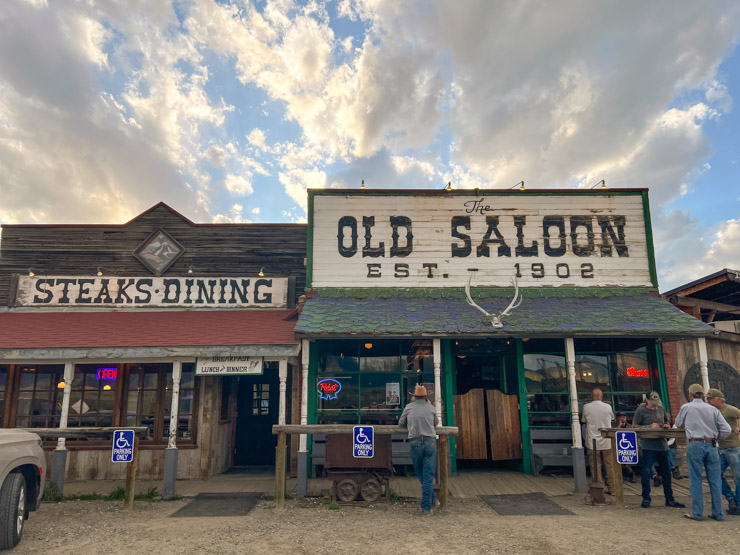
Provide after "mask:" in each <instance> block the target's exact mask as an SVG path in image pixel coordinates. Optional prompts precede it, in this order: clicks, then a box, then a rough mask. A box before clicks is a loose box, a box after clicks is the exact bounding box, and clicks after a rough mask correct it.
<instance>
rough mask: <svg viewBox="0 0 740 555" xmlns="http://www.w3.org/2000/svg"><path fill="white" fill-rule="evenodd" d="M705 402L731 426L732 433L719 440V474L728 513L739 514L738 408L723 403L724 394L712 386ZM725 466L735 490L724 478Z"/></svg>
mask: <svg viewBox="0 0 740 555" xmlns="http://www.w3.org/2000/svg"><path fill="white" fill-rule="evenodd" d="M706 398H707V403H709V404H710V405H712V406H713V407H714V408H716V409H717V410H718V411H719V412H720V413H721V414H722V417H723V418H724V419H725V420H726V421H727V423H728V424H729V425H730V428H732V433H731V434H730V435H728V436H727V437H726V438H725V439H721V440H719V442H718V443H717V448H718V449H719V465H720V469H719V474H720V479H721V480H722V495H724V496H725V499H727V503H728V504H729V509H728V510H727V513H728V514H731V515H740V422H738V419H740V409H738V408H737V407H733V406H732V405H728V404H727V403H725V394H724V393H722V392H721V391H720V390H719V389H715V388H712V389H710V390H709V391H707V394H706ZM727 467H730V468H731V469H732V477H733V478H734V479H735V491H734V493H733V491H732V486H730V484H729V483H728V482H727V479H726V478H725V470H727Z"/></svg>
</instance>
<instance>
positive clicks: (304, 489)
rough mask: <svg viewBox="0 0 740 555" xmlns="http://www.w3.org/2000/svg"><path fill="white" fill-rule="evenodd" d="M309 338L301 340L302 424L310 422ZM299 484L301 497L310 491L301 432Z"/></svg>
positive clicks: (303, 436) (305, 444) (303, 439)
mask: <svg viewBox="0 0 740 555" xmlns="http://www.w3.org/2000/svg"><path fill="white" fill-rule="evenodd" d="M309 346H310V342H309V341H308V339H304V340H302V341H301V426H305V425H306V424H308V360H309V359H308V354H309V352H308V350H309ZM297 462H298V484H297V491H298V495H299V496H300V497H306V494H307V493H308V437H307V436H306V434H301V439H300V443H299V447H298V461H297Z"/></svg>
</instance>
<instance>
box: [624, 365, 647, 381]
mask: <svg viewBox="0 0 740 555" xmlns="http://www.w3.org/2000/svg"><path fill="white" fill-rule="evenodd" d="M627 376H628V377H630V378H647V376H648V371H647V370H635V367H634V366H630V367H629V368H627Z"/></svg>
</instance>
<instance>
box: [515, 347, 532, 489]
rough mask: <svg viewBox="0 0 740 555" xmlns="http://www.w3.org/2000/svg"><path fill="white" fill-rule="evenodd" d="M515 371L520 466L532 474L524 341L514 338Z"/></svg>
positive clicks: (526, 472) (525, 471) (525, 472)
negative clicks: (519, 422) (517, 377)
mask: <svg viewBox="0 0 740 555" xmlns="http://www.w3.org/2000/svg"><path fill="white" fill-rule="evenodd" d="M516 361H517V373H518V375H519V419H520V420H521V426H522V466H523V469H524V474H532V444H531V439H530V435H529V411H528V410H527V381H526V379H525V377H524V343H523V342H522V340H521V339H516Z"/></svg>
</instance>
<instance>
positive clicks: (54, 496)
mask: <svg viewBox="0 0 740 555" xmlns="http://www.w3.org/2000/svg"><path fill="white" fill-rule="evenodd" d="M62 499H64V496H63V495H62V494H61V493H60V492H59V490H58V489H57V487H56V486H55V485H54V484H51V483H49V484H46V487H44V495H43V496H42V497H41V500H42V501H43V502H44V503H59V502H60V501H61V500H62Z"/></svg>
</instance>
